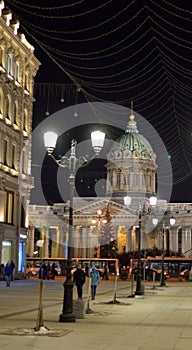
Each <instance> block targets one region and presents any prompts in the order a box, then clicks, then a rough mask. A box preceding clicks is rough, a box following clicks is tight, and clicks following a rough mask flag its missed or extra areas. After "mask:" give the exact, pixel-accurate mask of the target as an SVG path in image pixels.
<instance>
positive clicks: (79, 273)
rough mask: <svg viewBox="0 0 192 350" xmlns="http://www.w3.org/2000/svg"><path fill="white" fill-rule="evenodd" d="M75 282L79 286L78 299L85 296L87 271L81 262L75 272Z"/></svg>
mask: <svg viewBox="0 0 192 350" xmlns="http://www.w3.org/2000/svg"><path fill="white" fill-rule="evenodd" d="M73 282H74V283H75V285H76V287H77V294H78V299H82V296H83V285H84V283H85V271H84V270H83V269H82V266H81V264H78V265H77V269H76V270H75V272H74V274H73Z"/></svg>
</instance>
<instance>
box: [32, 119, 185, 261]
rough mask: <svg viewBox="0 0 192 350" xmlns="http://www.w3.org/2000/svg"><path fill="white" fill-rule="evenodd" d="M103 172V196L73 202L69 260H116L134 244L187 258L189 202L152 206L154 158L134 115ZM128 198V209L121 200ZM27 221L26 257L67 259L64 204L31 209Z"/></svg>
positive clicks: (152, 251)
mask: <svg viewBox="0 0 192 350" xmlns="http://www.w3.org/2000/svg"><path fill="white" fill-rule="evenodd" d="M106 169H107V182H106V183H107V185H106V195H105V196H104V197H102V198H101V197H94V198H91V197H87V198H86V197H85V198H83V201H82V200H81V198H79V197H78V198H77V197H75V198H74V210H73V219H74V220H73V223H74V224H73V230H72V235H73V237H72V240H71V241H72V245H73V247H72V248H73V257H79V258H92V257H105V258H110V257H117V256H119V255H121V254H124V253H130V254H133V253H135V252H137V251H138V249H139V245H140V250H141V251H142V252H143V254H146V255H147V254H148V255H149V254H153V255H156V254H161V253H162V249H164V251H165V252H166V254H168V255H178V256H186V257H190V256H191V248H192V221H191V218H192V215H191V213H192V203H181V204H180V203H168V202H167V201H166V200H165V199H163V198H157V203H156V205H155V206H153V205H151V203H150V198H151V197H156V192H157V183H156V178H157V176H156V170H157V164H156V155H155V153H154V152H153V149H152V147H151V145H150V143H149V142H148V140H147V139H146V138H145V137H144V136H143V135H141V134H140V133H139V130H138V128H137V123H136V121H135V117H134V115H133V112H131V115H130V120H129V122H128V125H127V128H126V130H125V133H124V134H123V135H122V136H120V137H119V139H117V140H116V142H115V143H114V145H113V146H112V147H111V149H110V151H109V152H108V154H107V165H106ZM127 196H128V197H129V198H130V199H131V201H130V203H129V205H125V201H124V198H126V197H127ZM39 213H40V214H39ZM30 217H31V220H32V223H33V224H32V225H31V228H30V230H29V234H28V242H29V244H28V251H27V254H28V256H30V257H32V256H34V255H33V254H34V251H35V252H36V254H37V256H38V254H41V256H43V257H44V258H46V257H47V258H48V257H50V258H59V257H60V258H64V257H67V251H68V238H69V237H68V234H69V233H68V217H69V208H68V203H66V204H55V205H53V206H51V207H43V206H37V205H36V206H30ZM37 218H38V219H37ZM40 218H41V223H40ZM173 218H174V219H175V225H174V226H172V225H171V220H170V219H173ZM139 221H140V223H139ZM139 224H140V233H141V234H140V242H139V234H138V229H139ZM35 227H36V229H37V228H38V234H37V232H35ZM40 237H41V239H42V240H43V241H44V245H43V247H42V248H41V252H40V251H37V247H36V242H37V240H38V239H39V238H40Z"/></svg>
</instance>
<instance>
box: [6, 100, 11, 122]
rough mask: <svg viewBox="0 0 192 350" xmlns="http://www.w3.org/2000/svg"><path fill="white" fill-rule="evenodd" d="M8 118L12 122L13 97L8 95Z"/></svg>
mask: <svg viewBox="0 0 192 350" xmlns="http://www.w3.org/2000/svg"><path fill="white" fill-rule="evenodd" d="M6 112H7V113H6V117H7V118H8V119H9V120H10V121H11V120H12V98H11V95H7V110H6Z"/></svg>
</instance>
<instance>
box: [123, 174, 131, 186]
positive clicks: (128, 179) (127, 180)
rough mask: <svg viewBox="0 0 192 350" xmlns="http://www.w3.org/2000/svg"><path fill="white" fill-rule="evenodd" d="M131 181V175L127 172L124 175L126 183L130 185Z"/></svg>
mask: <svg viewBox="0 0 192 350" xmlns="http://www.w3.org/2000/svg"><path fill="white" fill-rule="evenodd" d="M129 181H130V176H129V174H126V175H125V177H124V184H125V185H127V186H129V184H130V183H129Z"/></svg>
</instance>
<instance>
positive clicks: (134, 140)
mask: <svg viewBox="0 0 192 350" xmlns="http://www.w3.org/2000/svg"><path fill="white" fill-rule="evenodd" d="M134 118H135V117H134V115H133V114H131V115H130V120H129V122H128V125H127V129H126V131H125V133H124V134H123V135H121V136H120V137H119V138H118V139H117V140H116V141H115V143H114V145H113V146H112V147H111V149H110V152H109V155H112V154H113V155H114V152H115V151H125V150H129V151H130V153H129V154H130V155H131V154H133V156H136V157H137V158H140V159H143V158H145V159H149V160H152V161H154V160H155V154H154V152H153V149H152V147H151V145H150V143H149V142H148V141H147V140H146V138H145V137H144V136H143V135H141V134H139V132H138V129H137V123H136V122H135V120H134ZM115 153H116V152H115ZM127 155H128V154H127V153H126V157H127Z"/></svg>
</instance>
